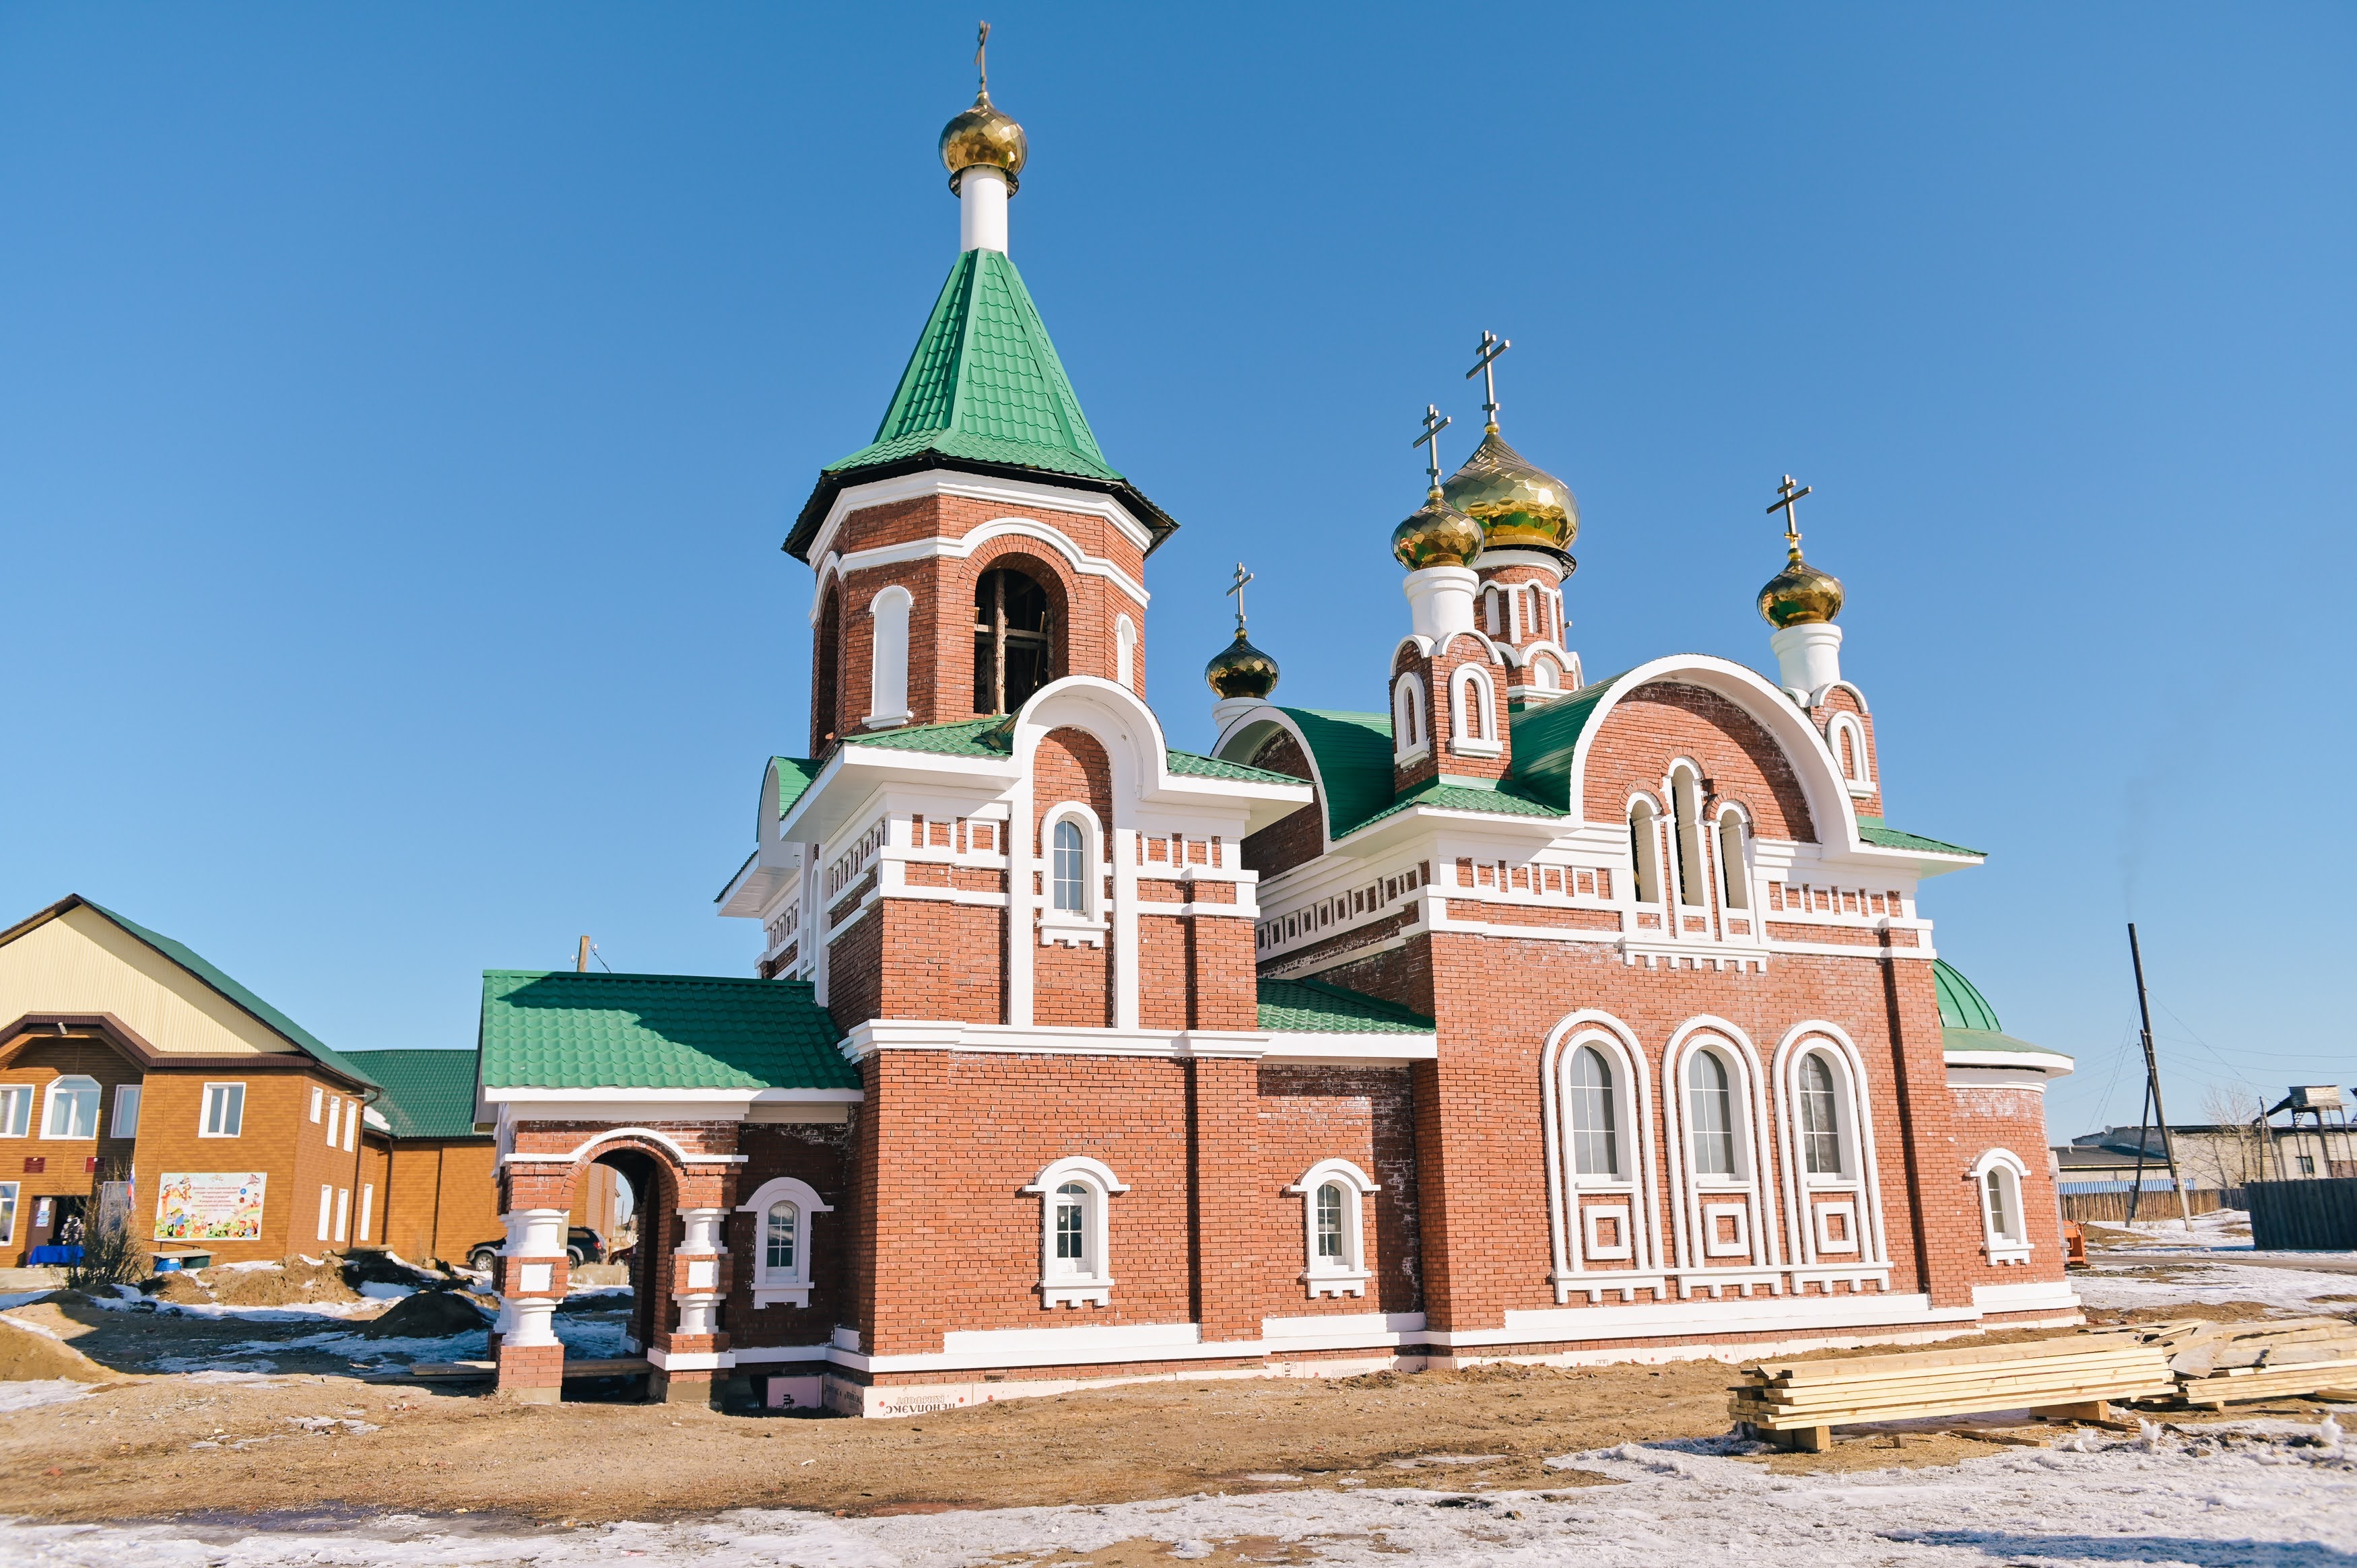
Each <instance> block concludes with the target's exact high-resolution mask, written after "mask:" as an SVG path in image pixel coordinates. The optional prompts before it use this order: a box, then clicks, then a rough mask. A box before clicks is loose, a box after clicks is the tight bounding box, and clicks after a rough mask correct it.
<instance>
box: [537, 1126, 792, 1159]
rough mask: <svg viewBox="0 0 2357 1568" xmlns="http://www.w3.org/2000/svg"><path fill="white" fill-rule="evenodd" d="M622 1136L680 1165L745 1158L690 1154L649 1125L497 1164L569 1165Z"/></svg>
mask: <svg viewBox="0 0 2357 1568" xmlns="http://www.w3.org/2000/svg"><path fill="white" fill-rule="evenodd" d="M621 1138H643V1139H645V1140H646V1141H647V1142H648V1143H650V1144H656V1145H658V1146H659V1147H661V1148H662V1150H663V1151H664V1152H665V1153H666V1154H668V1155H671V1157H672V1158H673V1159H674V1160H676V1161H677V1162H679V1163H680V1164H681V1165H743V1164H744V1163H745V1159H746V1156H745V1155H691V1154H689V1153H688V1152H687V1151H686V1150H685V1149H683V1148H681V1147H680V1146H679V1144H678V1142H677V1140H675V1139H673V1137H671V1136H670V1135H669V1134H668V1133H658V1132H656V1131H655V1130H654V1129H653V1128H651V1127H612V1128H608V1129H607V1130H606V1131H605V1132H603V1133H597V1134H596V1135H595V1136H593V1137H591V1138H589V1139H587V1140H586V1141H585V1142H583V1143H580V1144H575V1145H574V1147H573V1149H572V1150H571V1152H570V1153H567V1154H562V1155H524V1154H508V1155H501V1156H500V1164H501V1165H573V1164H576V1163H577V1162H579V1161H582V1160H586V1159H587V1158H588V1157H589V1155H590V1151H592V1150H594V1149H596V1148H597V1146H598V1145H599V1144H610V1143H613V1142H615V1141H616V1140H617V1139H621Z"/></svg>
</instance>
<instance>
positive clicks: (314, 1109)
mask: <svg viewBox="0 0 2357 1568" xmlns="http://www.w3.org/2000/svg"><path fill="white" fill-rule="evenodd" d="M327 1098H328V1091H327V1090H324V1089H322V1088H320V1087H319V1086H318V1085H317V1084H316V1083H315V1084H313V1085H312V1086H311V1120H312V1121H313V1122H315V1123H316V1122H317V1121H318V1120H319V1106H320V1104H321V1102H322V1101H325V1100H326V1099H327Z"/></svg>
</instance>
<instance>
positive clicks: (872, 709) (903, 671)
mask: <svg viewBox="0 0 2357 1568" xmlns="http://www.w3.org/2000/svg"><path fill="white" fill-rule="evenodd" d="M916 602H917V601H916V597H915V596H913V595H911V594H910V593H909V590H908V589H906V588H904V587H902V586H901V585H899V584H898V583H894V584H891V585H889V586H887V587H883V588H879V589H877V591H876V595H875V596H874V597H872V598H870V599H869V600H868V601H867V625H868V639H867V710H868V711H867V716H866V718H864V719H861V720H860V721H859V722H860V723H861V724H863V725H866V726H867V727H868V728H870V729H897V728H898V727H899V726H900V725H905V724H907V723H908V722H909V611H910V610H911V609H912V608H913V607H915V605H916Z"/></svg>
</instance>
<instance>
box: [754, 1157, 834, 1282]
mask: <svg viewBox="0 0 2357 1568" xmlns="http://www.w3.org/2000/svg"><path fill="white" fill-rule="evenodd" d="M780 1203H784V1204H791V1205H792V1208H793V1212H792V1216H791V1218H792V1220H793V1229H792V1232H791V1234H792V1243H793V1257H792V1260H791V1262H786V1263H783V1264H781V1265H780V1264H772V1263H771V1262H770V1209H771V1208H774V1207H775V1206H776V1205H778V1204H780ZM737 1212H738V1213H740V1214H749V1215H751V1216H752V1217H753V1245H752V1251H751V1258H752V1264H753V1305H755V1306H756V1307H763V1306H776V1305H779V1304H780V1303H783V1304H785V1305H788V1306H808V1305H810V1293H811V1246H812V1243H813V1240H815V1238H814V1237H813V1234H812V1230H813V1228H812V1225H811V1222H810V1221H811V1216H812V1215H813V1214H832V1213H834V1206H833V1205H831V1204H829V1203H828V1202H827V1201H826V1200H825V1199H823V1198H822V1197H819V1195H818V1189H817V1188H816V1187H813V1186H811V1184H810V1183H808V1182H806V1181H797V1180H796V1179H795V1178H794V1177H792V1176H779V1177H777V1178H775V1179H774V1180H770V1181H765V1182H763V1183H762V1184H761V1185H760V1186H759V1187H756V1188H755V1189H754V1191H753V1196H752V1197H749V1198H748V1199H746V1200H745V1201H744V1202H743V1203H740V1204H738V1205H737Z"/></svg>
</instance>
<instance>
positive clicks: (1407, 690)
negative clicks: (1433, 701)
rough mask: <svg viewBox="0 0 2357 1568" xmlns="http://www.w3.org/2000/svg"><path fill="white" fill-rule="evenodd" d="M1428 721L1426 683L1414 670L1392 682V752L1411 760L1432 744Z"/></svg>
mask: <svg viewBox="0 0 2357 1568" xmlns="http://www.w3.org/2000/svg"><path fill="white" fill-rule="evenodd" d="M1430 735H1431V727H1430V726H1429V725H1427V724H1426V722H1425V713H1424V682H1422V681H1421V680H1419V679H1417V678H1416V675H1415V671H1408V672H1407V673H1405V674H1404V675H1402V676H1401V677H1400V678H1399V679H1398V680H1396V681H1394V682H1392V736H1393V740H1392V754H1393V755H1394V757H1397V758H1399V759H1401V760H1403V761H1405V760H1409V759H1411V758H1414V757H1417V756H1418V755H1420V754H1421V753H1423V752H1424V751H1425V749H1426V747H1427V746H1429V745H1430V744H1431V742H1430V739H1429V737H1430Z"/></svg>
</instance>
